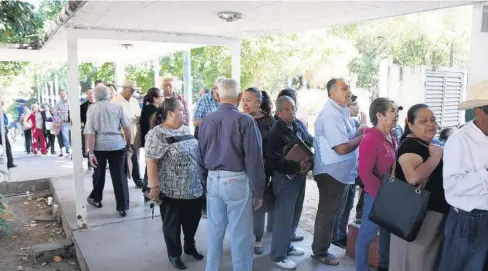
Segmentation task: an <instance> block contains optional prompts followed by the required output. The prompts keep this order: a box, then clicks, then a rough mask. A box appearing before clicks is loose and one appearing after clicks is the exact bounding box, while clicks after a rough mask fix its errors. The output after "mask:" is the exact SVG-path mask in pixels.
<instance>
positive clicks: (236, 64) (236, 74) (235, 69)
mask: <svg viewBox="0 0 488 271" xmlns="http://www.w3.org/2000/svg"><path fill="white" fill-rule="evenodd" d="M231 51H232V67H231V69H232V79H234V80H236V81H237V83H239V85H240V84H241V42H239V43H238V44H235V45H233V46H232V48H231Z"/></svg>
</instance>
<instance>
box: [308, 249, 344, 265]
mask: <svg viewBox="0 0 488 271" xmlns="http://www.w3.org/2000/svg"><path fill="white" fill-rule="evenodd" d="M312 258H313V259H315V260H317V261H319V262H321V263H323V264H325V265H330V266H337V265H339V259H337V257H336V256H334V255H333V254H331V253H328V252H327V253H326V254H325V255H312Z"/></svg>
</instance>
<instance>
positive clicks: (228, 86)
mask: <svg viewBox="0 0 488 271" xmlns="http://www.w3.org/2000/svg"><path fill="white" fill-rule="evenodd" d="M217 89H218V93H219V97H220V98H223V99H226V98H228V99H229V98H234V99H235V98H237V96H239V93H241V90H240V87H239V84H238V83H237V81H236V80H234V79H230V78H225V79H222V81H220V82H219V84H218V85H217Z"/></svg>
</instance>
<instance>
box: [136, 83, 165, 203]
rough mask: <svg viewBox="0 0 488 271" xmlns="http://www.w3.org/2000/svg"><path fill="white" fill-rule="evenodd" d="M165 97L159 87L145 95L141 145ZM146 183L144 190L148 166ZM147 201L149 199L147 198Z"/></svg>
mask: <svg viewBox="0 0 488 271" xmlns="http://www.w3.org/2000/svg"><path fill="white" fill-rule="evenodd" d="M163 100H164V97H163V93H161V90H160V89H159V88H150V89H149V90H148V91H147V94H146V96H144V100H143V105H142V110H141V118H140V119H139V128H140V140H141V147H144V144H145V143H146V135H147V133H148V132H149V130H151V128H152V127H151V118H153V117H154V116H155V114H156V112H157V111H158V108H159V107H160V106H161V104H162V103H163ZM142 182H143V184H144V188H143V190H142V191H143V192H144V191H145V190H146V189H147V188H146V187H147V167H146V170H145V173H144V179H143V180H142ZM145 199H146V201H147V200H148V199H147V198H145Z"/></svg>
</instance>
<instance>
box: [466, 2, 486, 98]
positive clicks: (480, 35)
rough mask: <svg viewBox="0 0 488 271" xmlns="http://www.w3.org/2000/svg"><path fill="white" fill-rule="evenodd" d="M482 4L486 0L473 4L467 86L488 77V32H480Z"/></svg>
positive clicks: (484, 4) (484, 3)
mask: <svg viewBox="0 0 488 271" xmlns="http://www.w3.org/2000/svg"><path fill="white" fill-rule="evenodd" d="M483 6H488V2H483V3H477V4H473V16H472V18H473V19H472V20H473V21H472V25H471V31H472V32H471V47H470V52H469V62H468V71H469V73H468V88H469V87H470V86H472V85H473V84H476V83H478V82H480V81H483V80H487V79H488V68H487V67H486V62H487V61H488V32H481V23H482V14H483Z"/></svg>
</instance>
